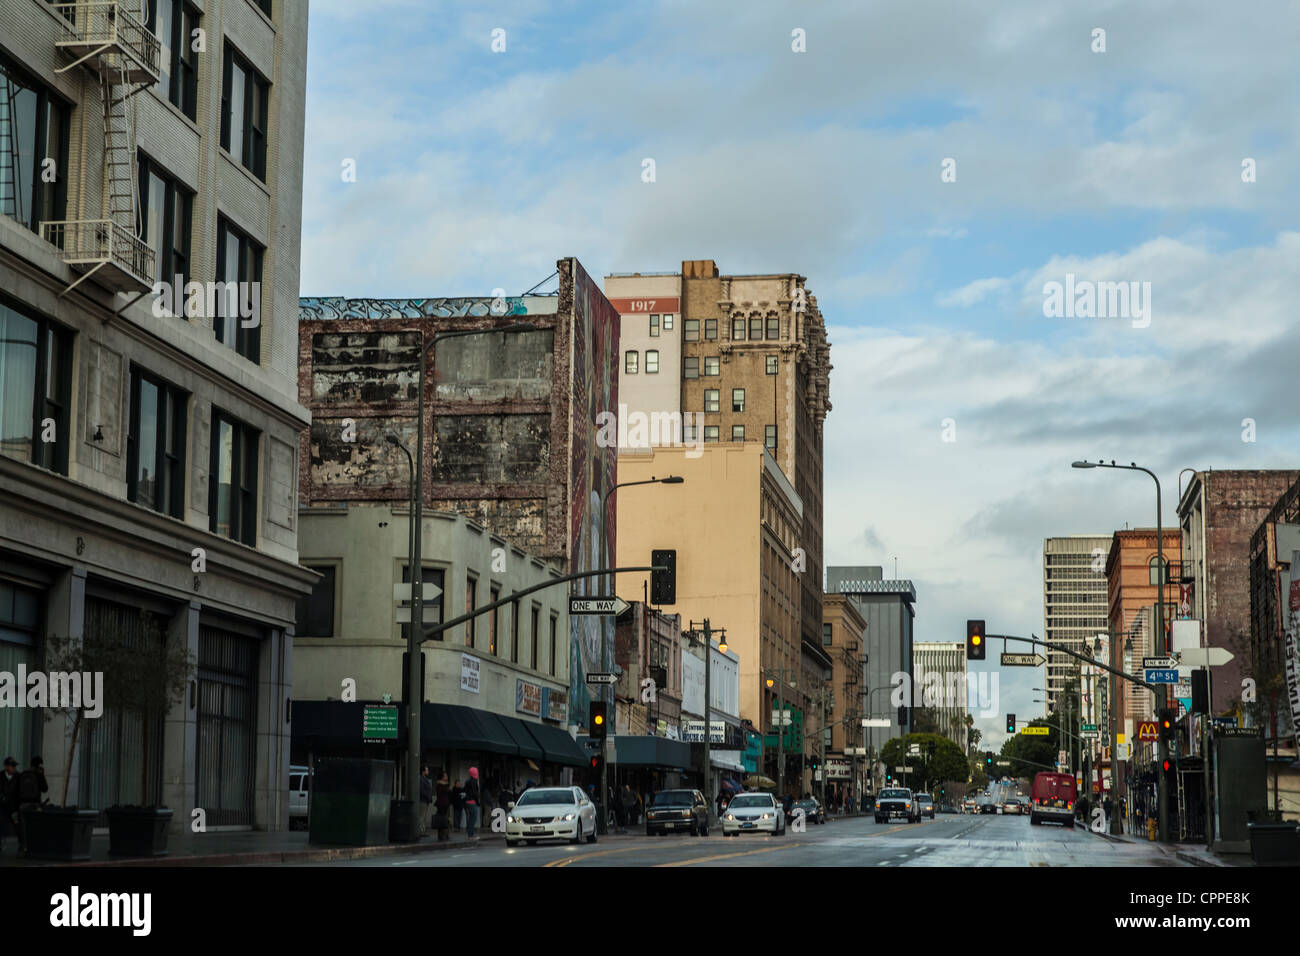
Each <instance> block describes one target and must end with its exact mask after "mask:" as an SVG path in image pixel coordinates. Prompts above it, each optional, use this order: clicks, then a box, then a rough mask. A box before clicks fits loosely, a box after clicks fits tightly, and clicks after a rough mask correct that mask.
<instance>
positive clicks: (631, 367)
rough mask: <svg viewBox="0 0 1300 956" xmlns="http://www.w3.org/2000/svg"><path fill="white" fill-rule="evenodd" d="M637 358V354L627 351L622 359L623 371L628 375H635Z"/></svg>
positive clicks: (638, 355) (638, 356) (638, 354)
mask: <svg viewBox="0 0 1300 956" xmlns="http://www.w3.org/2000/svg"><path fill="white" fill-rule="evenodd" d="M639 358H640V353H639V352H635V351H629V352H628V353H627V354H626V355H625V356H624V357H623V371H624V372H626V373H627V374H628V375H635V374H636V366H637V361H638V359H639Z"/></svg>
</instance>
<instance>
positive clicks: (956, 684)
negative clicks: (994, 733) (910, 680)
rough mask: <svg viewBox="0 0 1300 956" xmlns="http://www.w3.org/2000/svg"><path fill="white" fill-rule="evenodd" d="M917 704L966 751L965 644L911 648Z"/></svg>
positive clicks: (921, 644)
mask: <svg viewBox="0 0 1300 956" xmlns="http://www.w3.org/2000/svg"><path fill="white" fill-rule="evenodd" d="M912 663H913V666H914V667H915V668H916V678H915V681H916V693H917V694H918V698H917V701H916V702H917V703H918V704H919V705H920V706H922V707H925V708H926V710H928V711H930V712H931V713H933V714H934V716H935V718H936V719H937V721H938V723H939V733H941V734H943V735H944V736H945V737H947V738H948V739H949V740H951V741H952V742H953V743H955V744H956V745H957V746H958V747H960V748H961V751H962V753H965V752H966V714H967V713H968V712H969V709H968V701H967V697H966V645H965V643H964V642H962V641H917V642H916V643H915V644H913V645H912Z"/></svg>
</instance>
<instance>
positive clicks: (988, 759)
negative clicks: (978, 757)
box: [984, 750, 993, 770]
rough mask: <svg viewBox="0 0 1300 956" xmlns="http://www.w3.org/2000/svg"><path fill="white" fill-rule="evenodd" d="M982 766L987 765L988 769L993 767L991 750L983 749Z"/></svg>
mask: <svg viewBox="0 0 1300 956" xmlns="http://www.w3.org/2000/svg"><path fill="white" fill-rule="evenodd" d="M984 766H985V767H988V768H989V769H990V770H992V769H993V751H991V750H986V751H984Z"/></svg>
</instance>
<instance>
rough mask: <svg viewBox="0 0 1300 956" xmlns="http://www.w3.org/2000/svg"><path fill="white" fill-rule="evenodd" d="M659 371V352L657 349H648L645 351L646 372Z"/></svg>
mask: <svg viewBox="0 0 1300 956" xmlns="http://www.w3.org/2000/svg"><path fill="white" fill-rule="evenodd" d="M658 372H659V352H658V350H656V349H648V350H647V351H646V353H645V373H646V374H647V375H656V374H658Z"/></svg>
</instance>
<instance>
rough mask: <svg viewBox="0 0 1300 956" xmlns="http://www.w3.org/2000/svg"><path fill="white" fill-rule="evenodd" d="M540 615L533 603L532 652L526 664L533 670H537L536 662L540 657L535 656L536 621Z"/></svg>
mask: <svg viewBox="0 0 1300 956" xmlns="http://www.w3.org/2000/svg"><path fill="white" fill-rule="evenodd" d="M540 615H541V611H540V610H539V609H538V607H537V605H536V604H534V605H533V618H532V625H533V631H532V633H533V654H532V657H531V658H530V659H529V662H528V666H529V667H531V668H532V669H533V670H537V662H538V660H539V659H540V658H539V657H538V656H537V632H538V623H537V622H538V618H539V617H540Z"/></svg>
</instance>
